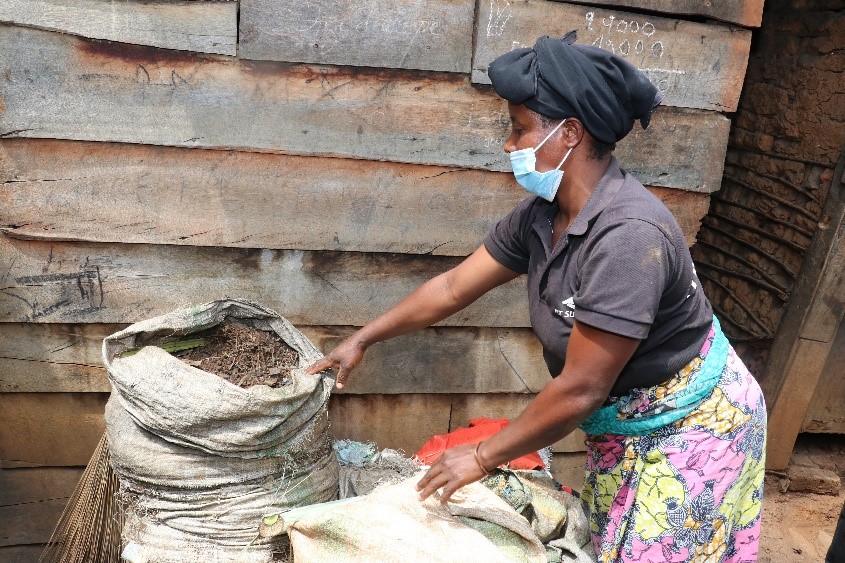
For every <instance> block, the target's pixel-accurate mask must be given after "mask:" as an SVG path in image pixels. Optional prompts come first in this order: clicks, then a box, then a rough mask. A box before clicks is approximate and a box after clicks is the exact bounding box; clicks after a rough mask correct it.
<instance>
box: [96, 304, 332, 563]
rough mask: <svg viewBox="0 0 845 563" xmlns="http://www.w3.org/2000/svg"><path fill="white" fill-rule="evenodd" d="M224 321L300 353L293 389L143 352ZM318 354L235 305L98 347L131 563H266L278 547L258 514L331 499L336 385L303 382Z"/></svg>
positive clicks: (174, 317) (319, 378)
mask: <svg viewBox="0 0 845 563" xmlns="http://www.w3.org/2000/svg"><path fill="white" fill-rule="evenodd" d="M231 321H236V322H239V323H242V324H246V325H248V326H252V327H254V328H258V329H261V330H268V331H273V332H275V333H276V334H277V335H279V336H280V337H281V338H282V339H283V340H284V341H285V342H286V343H287V344H288V345H289V346H291V347H292V348H294V349H295V350H296V351H297V352H298V354H299V365H298V366H297V368H296V369H294V371H293V373H292V383H290V384H289V385H286V386H283V387H280V388H270V387H267V386H264V385H258V386H254V387H250V388H246V389H243V388H240V387H238V386H236V385H233V384H231V383H229V382H228V381H226V380H224V379H223V378H221V377H219V376H217V375H215V374H211V373H207V372H205V371H202V370H200V369H198V368H195V367H192V366H190V365H188V364H187V363H185V362H182V361H181V360H180V359H178V358H176V357H174V356H172V355H170V354H169V353H167V352H165V351H164V350H162V349H161V348H158V347H157V346H155V345H151V344H162V343H165V342H167V341H171V340H176V339H179V338H183V337H185V336H187V335H190V334H193V333H196V332H199V331H202V330H205V329H207V328H211V327H213V326H215V325H218V324H220V323H223V322H231ZM137 348H141V349H140V350H139V351H138V352H137V353H134V354H132V355H127V356H123V355H122V353H123V352H125V351H127V350H130V349H137ZM320 356H321V354H320V353H319V352H318V351H317V349H316V348H315V347H314V345H313V344H312V343H311V342H310V341H309V340H308V339H307V338H306V337H305V336H304V335H302V333H300V332H299V331H298V330H297V329H296V328H295V327H293V325H291V324H290V323H289V322H288V321H287V320H285V319H284V318H282V317H281V316H279V315H278V314H276V313H275V312H273V311H271V310H269V309H266V308H264V307H261V306H259V305H257V304H254V303H250V302H248V301H242V300H236V299H227V300H221V301H214V302H211V303H206V304H204V305H200V306H196V307H190V308H185V309H180V310H177V311H174V312H172V313H168V314H166V315H163V316H161V317H156V318H153V319H149V320H145V321H142V322H139V323H136V324H134V325H132V326H130V327H128V328H126V329H124V330H122V331H120V332H117V333H115V334H113V335H111V336H109V337H107V338H106V339H105V340H104V342H103V360H104V362H105V365H106V367H107V369H108V374H109V380H110V381H111V383H112V389H113V392H112V396H111V398H110V400H109V402H108V404H107V406H106V431H107V434H108V441H109V445H110V449H111V452H110V453H111V464H112V467H113V468H114V470H115V472H116V473H117V476H118V478H119V480H120V483H121V493H122V495H123V497H124V500H125V501H126V504H127V515H126V524H125V526H124V532H123V541H124V543H125V544H126V545H127V549H126V550H125V551H124V556H125V557H126V558H127V559H128V560H130V561H133V562H137V563H140V562H142V561H156V562H163V561H180V562H192V561H221V562H222V561H269V560H270V559H271V558H272V554H273V552H274V551H278V550H279V549H282V548H283V546H282V545H281V544H280V542H279V541H276V540H263V539H256V526H257V522H259V521H260V519H261V516H262V515H264V514H267V513H270V512H275V511H282V510H286V509H288V508H290V507H294V506H302V505H306V504H313V503H319V502H325V501H328V500H332V499H334V498H336V495H337V491H338V466H337V461H336V459H335V457H334V454H333V452H332V449H331V442H332V440H331V437H330V435H329V433H328V418H327V404H328V398H329V394H330V392H331V389H332V386H333V384H334V381H333V380H332V378H331V377H329V376H328V375H327V374H321V375H316V376H310V375H305V374H304V368H305V367H307V366H308V365H310V364H311V363H313V362H314V361H316V360H317V359H319V358H320Z"/></svg>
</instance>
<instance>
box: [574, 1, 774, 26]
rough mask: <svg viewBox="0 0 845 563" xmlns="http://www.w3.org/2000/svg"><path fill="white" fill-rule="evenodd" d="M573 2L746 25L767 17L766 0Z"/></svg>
mask: <svg viewBox="0 0 845 563" xmlns="http://www.w3.org/2000/svg"><path fill="white" fill-rule="evenodd" d="M569 1H570V2H572V3H573V4H590V5H593V6H609V7H623V6H624V7H627V8H636V9H637V10H645V11H649V12H661V13H665V14H677V15H680V16H704V17H706V18H712V19H714V20H719V21H724V22H729V23H736V24H739V25H742V26H745V27H760V23H761V22H762V20H763V0H728V1H724V2H710V1H707V0H672V1H671V2H667V1H666V0H569Z"/></svg>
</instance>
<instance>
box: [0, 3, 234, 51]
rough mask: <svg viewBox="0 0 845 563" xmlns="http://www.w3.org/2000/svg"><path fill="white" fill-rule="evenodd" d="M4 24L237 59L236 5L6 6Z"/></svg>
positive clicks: (1, 11) (0, 8) (0, 14)
mask: <svg viewBox="0 0 845 563" xmlns="http://www.w3.org/2000/svg"><path fill="white" fill-rule="evenodd" d="M0 22H8V23H14V24H18V25H25V26H30V27H36V28H40V29H46V30H50V31H60V32H62V33H71V34H73V35H80V36H82V37H90V38H92V39H106V40H108V41H120V42H123V43H134V44H136V45H150V46H152V47H161V48H164V49H179V50H184V51H199V52H203V53H217V54H221V55H236V54H237V48H238V47H237V41H238V5H237V3H236V2H184V1H183V2H180V1H178V0H177V1H174V0H170V1H168V2H145V1H139V0H130V1H128V2H127V1H124V2H111V1H108V0H3V2H2V3H0Z"/></svg>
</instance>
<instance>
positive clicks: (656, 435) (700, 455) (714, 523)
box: [581, 332, 766, 562]
mask: <svg viewBox="0 0 845 563" xmlns="http://www.w3.org/2000/svg"><path fill="white" fill-rule="evenodd" d="M711 342H712V332H711V337H710V338H709V339H708V340H707V341H706V342H705V345H704V347H703V348H702V352H701V354H700V355H699V357H696V358H695V359H694V360H693V361H692V362H690V363H689V364H688V365H687V366H686V367H684V368H683V369H682V370H681V371H680V372H678V373H677V374H676V375H675V377H674V378H673V379H672V380H670V381H668V382H666V383H664V384H662V385H658V386H655V387H651V388H649V389H636V390H634V391H633V392H632V394H631V395H629V396H628V397H626V398H625V400H626V402H627V403H628V404H629V405H631V406H634V407H636V408H634V409H632V411H631V416H635V414H636V411H640V412H641V411H643V410H648V409H649V406H650V404H651V405H654V404H657V403H660V404H663V405H666V404H671V397H672V395H673V393H675V392H677V390H678V389H680V388H683V387H684V386H685V385H688V384H689V383H691V382H693V381H694V380H695V377H696V375H697V373H698V370H700V367H701V363H702V360H703V358H704V357H705V356H706V353H707V351H708V347H709V344H710V343H711ZM765 441H766V405H765V402H764V399H763V394H762V392H761V391H760V387H759V386H758V385H757V382H756V381H755V379H754V378H753V377H752V376H751V374H750V373H748V370H747V369H746V368H745V366H744V365H743V363H742V361H741V360H740V359H739V358H738V357H737V356H736V353H735V352H734V350H733V348H730V349H729V351H728V357H727V362H726V365H725V368H724V370H723V371H722V376H721V378H720V379H719V383H718V384H717V385H716V387H715V388H714V389H713V391H712V393H711V394H710V395H709V396H708V397H707V398H706V399H705V400H704V401H703V402H702V403H701V404H700V405H698V407H697V408H696V409H695V410H693V411H692V412H691V413H689V414H688V415H687V416H685V417H684V418H682V419H680V420H678V421H677V422H675V423H672V424H669V425H667V426H665V427H663V428H660V429H658V430H656V431H654V432H652V433H650V434H646V435H644V436H620V435H615V434H602V435H598V436H588V437H587V442H586V443H587V471H586V481H585V483H584V487H583V490H582V492H581V499H582V500H583V501H584V502H585V503H586V505H587V507H588V509H589V511H590V526H591V534H592V541H593V547H594V548H595V549H596V553H597V554H598V558H599V561H606V562H628V561H640V562H647V561H655V562H656V561H660V562H664V561H672V562H675V561H714V562H715V561H726V562H740V561H756V559H757V545H758V541H759V538H760V517H761V509H762V500H763V478H764V468H765Z"/></svg>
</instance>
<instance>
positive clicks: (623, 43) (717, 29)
mask: <svg viewBox="0 0 845 563" xmlns="http://www.w3.org/2000/svg"><path fill="white" fill-rule="evenodd" d="M573 29H575V30H577V31H578V42H579V43H582V44H591V45H595V46H597V47H601V48H603V49H607V50H608V51H611V52H613V53H616V54H617V55H620V56H623V57H625V58H626V59H628V60H629V61H630V62H631V63H632V64H634V65H635V66H637V67H638V68H639V69H640V70H642V71H643V72H644V73H645V74H646V75H647V76H648V77H649V79H650V80H651V81H652V82H653V83H654V85H655V86H657V89H658V90H660V91H661V92H663V94H664V96H665V98H664V101H663V103H664V104H665V105H670V106H680V107H687V108H700V109H709V110H716V111H736V106H737V102H738V101H739V93H740V91H741V90H742V82H743V78H744V77H745V67H746V66H747V63H748V52H749V49H750V46H751V32H750V31H748V30H739V29H736V28H731V27H729V26H724V25H713V24H702V23H694V22H688V21H683V20H677V19H668V18H662V17H656V16H651V15H645V14H633V13H627V12H622V11H617V10H612V11H611V10H597V9H595V8H593V7H591V6H590V7H585V6H575V5H571V4H564V3H562V2H549V1H546V0H526V1H524V2H509V1H507V0H490V1H489V2H487V1H482V2H480V3H479V14H478V19H477V24H476V32H475V33H476V43H475V56H474V57H473V63H472V79H473V81H475V82H479V83H483V84H489V83H490V78H489V76H487V67H488V66H489V65H490V63H491V62H492V61H493V59H495V58H496V57H497V56H499V55H500V54H502V53H504V52H506V51H509V50H511V49H514V48H516V47H523V46H529V47H530V46H532V45H534V41H535V40H536V38H537V37H539V36H541V35H549V36H552V37H555V36H563V35H565V34H566V33H567V32H569V31H571V30H573Z"/></svg>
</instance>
